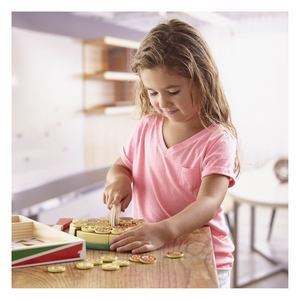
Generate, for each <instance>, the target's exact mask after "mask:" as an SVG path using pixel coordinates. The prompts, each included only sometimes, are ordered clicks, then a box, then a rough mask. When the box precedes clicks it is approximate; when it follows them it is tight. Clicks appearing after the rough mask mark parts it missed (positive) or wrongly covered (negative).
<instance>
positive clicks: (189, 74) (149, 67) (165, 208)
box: [103, 19, 240, 287]
mask: <svg viewBox="0 0 300 300" xmlns="http://www.w3.org/2000/svg"><path fill="white" fill-rule="evenodd" d="M132 70H133V72H134V73H136V74H137V75H138V76H139V79H138V81H137V83H136V105H137V106H138V107H139V109H140V112H141V120H140V121H139V123H138V125H137V128H136V129H135V131H134V132H133V133H132V134H131V136H130V137H129V139H128V140H127V142H126V143H125V145H124V147H123V149H122V150H121V156H120V157H119V158H118V159H117V161H116V162H115V164H114V165H113V166H112V168H111V169H110V171H109V172H108V175H107V187H106V188H105V189H104V193H103V201H104V203H106V205H107V207H108V208H109V209H111V208H112V205H117V204H119V203H122V211H123V212H124V211H125V209H126V208H127V206H128V205H129V203H130V201H132V202H133V204H132V210H133V218H136V219H145V220H146V221H147V223H145V224H144V225H142V226H139V227H137V228H135V229H132V230H129V231H127V232H125V233H123V234H121V235H120V236H118V237H116V238H115V239H113V240H112V245H111V250H116V251H119V252H122V251H132V253H143V252H147V251H153V250H156V249H158V248H160V247H162V246H163V245H164V244H165V243H166V242H167V241H170V240H173V239H175V238H177V237H179V236H182V235H184V234H186V233H190V232H192V231H194V230H196V229H198V228H200V227H202V226H203V225H209V226H210V228H211V234H212V241H213V247H214V254H215V260H216V266H217V270H218V277H219V283H220V286H221V287H222V286H224V287H229V282H230V272H229V271H230V270H231V268H232V265H233V256H232V252H233V251H234V245H233V243H232V242H231V240H230V239H229V237H228V229H227V226H226V224H225V221H224V215H223V208H222V206H221V204H222V201H223V199H224V197H225V194H226V191H227V188H228V187H231V186H233V185H234V183H235V173H236V175H238V173H239V169H240V163H239V157H238V152H237V133H236V130H235V128H234V126H233V124H232V123H231V120H230V108H229V105H228V103H227V100H226V97H225V95H224V91H223V88H222V85H221V82H220V78H219V74H218V69H217V66H216V63H215V61H214V59H213V57H212V54H211V53H210V50H209V48H208V46H207V44H206V42H205V41H204V39H203V38H202V36H201V35H200V33H199V32H198V31H197V30H196V29H195V28H194V27H192V26H191V25H189V24H187V23H185V22H183V21H181V20H177V19H175V20H170V21H168V22H165V23H162V24H159V25H158V26H156V27H155V28H153V29H152V30H151V31H150V32H149V33H148V34H147V36H146V37H145V38H144V40H143V41H142V43H141V46H140V48H139V49H138V51H137V53H136V55H135V57H134V59H133V62H132ZM132 183H133V184H132ZM221 278H222V279H221Z"/></svg>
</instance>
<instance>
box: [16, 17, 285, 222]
mask: <svg viewBox="0 0 300 300" xmlns="http://www.w3.org/2000/svg"><path fill="white" fill-rule="evenodd" d="M171 18H180V19H182V20H185V21H187V22H189V23H191V24H192V25H194V26H195V27H197V28H198V29H199V30H200V31H201V33H202V35H203V36H204V38H205V39H206V41H207V42H208V44H209V45H210V47H211V50H212V53H213V55H214V57H215V59H216V61H217V64H218V67H219V71H220V75H221V79H222V82H223V85H224V88H225V92H226V95H227V99H228V101H229V103H230V106H231V110H232V119H233V122H234V124H235V126H236V128H237V130H238V134H239V137H240V143H241V148H242V150H243V161H244V163H243V166H242V167H243V169H251V168H252V169H253V168H258V167H260V166H262V165H263V164H264V163H265V162H266V161H267V160H268V159H269V158H272V157H274V156H277V155H287V154H288V13H287V12H210V13H201V12H91V13H89V12H84V13H80V12H74V13H73V12H13V13H12V189H13V190H12V193H13V195H15V194H16V193H20V192H22V191H26V190H30V189H34V188H37V187H39V186H42V185H45V184H47V183H49V182H53V181H57V180H59V179H62V178H66V177H68V176H73V175H74V174H81V173H84V172H86V171H89V170H97V169H99V168H105V167H107V166H109V165H110V164H112V163H113V162H114V161H115V159H116V158H117V157H118V155H119V151H120V149H121V147H122V144H123V143H124V141H125V140H126V138H127V137H128V135H129V134H130V133H131V131H132V130H133V129H134V127H135V125H136V121H134V120H133V119H132V115H131V113H124V112H123V113H122V112H121V113H119V114H113V115H106V114H85V113H84V112H83V95H84V88H83V79H82V76H81V74H82V73H83V62H82V56H83V53H82V51H83V50H82V49H83V48H82V41H83V40H86V39H96V38H101V37H104V36H112V37H118V38H123V39H128V40H132V41H138V42H140V41H141V40H142V39H143V37H144V36H145V35H146V33H147V32H148V31H149V30H150V29H151V28H152V27H154V26H156V25H157V24H158V22H160V21H162V20H164V19H171ZM102 188H103V184H102V186H101V185H98V186H97V187H96V188H90V189H86V190H84V192H83V191H81V192H80V193H73V194H72V193H68V194H67V195H59V196H58V197H53V198H52V199H48V201H43V202H41V203H39V204H38V205H31V206H28V207H23V208H22V210H19V211H13V213H18V214H23V215H27V216H35V218H37V219H38V220H39V221H41V222H45V223H54V222H56V220H57V219H58V218H59V217H74V218H75V217H77V218H80V217H88V216H91V217H97V216H105V215H107V214H108V211H107V209H106V208H105V206H104V205H103V203H102V196H101V189H102ZM13 199H14V198H13ZM25 206H26V205H25ZM126 213H127V214H128V215H130V208H129V209H128V211H127V212H126Z"/></svg>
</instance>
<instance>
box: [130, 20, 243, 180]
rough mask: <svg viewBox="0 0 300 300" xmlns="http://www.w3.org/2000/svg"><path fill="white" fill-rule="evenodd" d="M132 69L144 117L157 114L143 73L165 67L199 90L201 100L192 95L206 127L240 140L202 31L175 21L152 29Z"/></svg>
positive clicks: (236, 169) (236, 167) (237, 168)
mask: <svg viewBox="0 0 300 300" xmlns="http://www.w3.org/2000/svg"><path fill="white" fill-rule="evenodd" d="M131 68H132V71H133V72H134V73H136V74H138V75H139V79H138V80H137V82H136V83H135V102H136V105H137V107H138V108H139V110H140V117H142V116H145V115H148V114H157V113H156V111H155V109H154V107H153V106H152V104H151V102H150V100H149V96H148V92H147V90H146V89H145V88H144V85H143V82H142V80H141V78H140V73H141V71H142V70H144V69H154V68H164V69H165V70H167V71H168V72H170V74H176V75H181V76H183V77H185V78H187V79H189V80H190V82H191V91H192V87H195V88H196V90H197V91H198V93H197V94H198V95H200V97H198V99H194V98H195V97H193V94H192V92H191V96H192V101H193V103H194V104H195V103H197V105H195V107H197V112H198V115H199V119H200V122H201V124H202V125H203V126H204V127H205V128H207V127H208V126H209V125H211V124H222V125H223V126H224V127H225V128H226V129H227V130H228V131H229V132H230V133H231V134H233V135H234V136H235V138H236V139H238V137H237V131H236V129H235V127H234V125H233V124H232V122H231V113H230V107H229V104H228V102H227V99H226V97H225V93H224V89H223V86H222V83H221V80H220V77H219V71H218V68H217V65H216V62H215V60H214V58H213V56H212V54H211V51H210V49H209V47H208V45H207V43H206V42H205V40H204V38H203V37H202V35H201V34H200V32H199V31H198V30H197V29H196V28H194V27H193V26H191V25H190V24H188V23H186V22H184V21H181V20H179V19H172V20H169V21H165V22H163V23H161V24H159V25H157V26H156V27H154V28H153V29H151V30H150V31H149V33H148V34H147V35H146V37H145V38H144V39H143V41H142V43H141V45H140V47H139V49H138V51H137V53H136V54H135V56H134V58H133V61H132V64H131ZM234 172H235V173H236V174H237V175H239V173H240V159H239V151H238V147H237V151H236V157H235V162H234Z"/></svg>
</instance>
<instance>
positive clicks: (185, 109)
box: [141, 68, 199, 122]
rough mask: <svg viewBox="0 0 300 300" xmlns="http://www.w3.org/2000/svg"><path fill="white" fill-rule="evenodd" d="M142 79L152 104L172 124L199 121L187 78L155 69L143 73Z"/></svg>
mask: <svg viewBox="0 0 300 300" xmlns="http://www.w3.org/2000/svg"><path fill="white" fill-rule="evenodd" d="M141 79H142V81H143V84H144V87H145V88H146V90H147V91H148V95H149V98H150V102H151V104H152V106H153V107H154V108H155V110H156V111H157V112H158V113H160V114H162V115H163V116H164V117H166V118H167V119H168V120H170V121H171V122H186V121H190V120H196V119H197V120H199V118H198V114H197V111H196V108H195V106H194V105H193V103H192V98H191V93H190V81H189V80H188V79H187V78H185V77H182V76H180V75H172V74H169V73H168V72H167V71H166V70H164V69H161V68H155V69H145V70H143V71H141ZM193 95H194V94H193Z"/></svg>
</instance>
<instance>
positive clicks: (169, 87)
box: [144, 84, 180, 91]
mask: <svg viewBox="0 0 300 300" xmlns="http://www.w3.org/2000/svg"><path fill="white" fill-rule="evenodd" d="M177 87H180V85H173V84H172V85H168V86H167V87H165V88H164V89H163V90H168V89H171V88H177ZM144 88H145V89H146V90H151V91H153V89H151V88H148V87H146V86H144Z"/></svg>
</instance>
